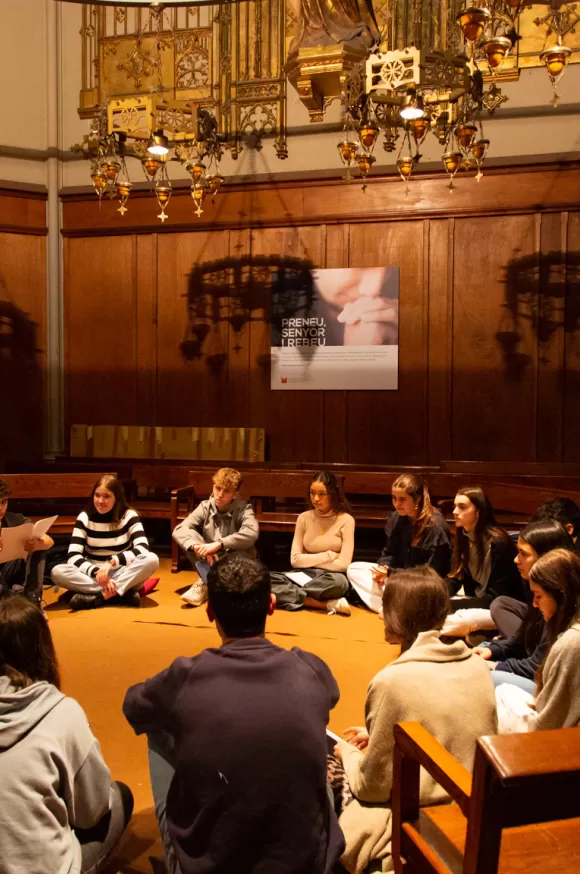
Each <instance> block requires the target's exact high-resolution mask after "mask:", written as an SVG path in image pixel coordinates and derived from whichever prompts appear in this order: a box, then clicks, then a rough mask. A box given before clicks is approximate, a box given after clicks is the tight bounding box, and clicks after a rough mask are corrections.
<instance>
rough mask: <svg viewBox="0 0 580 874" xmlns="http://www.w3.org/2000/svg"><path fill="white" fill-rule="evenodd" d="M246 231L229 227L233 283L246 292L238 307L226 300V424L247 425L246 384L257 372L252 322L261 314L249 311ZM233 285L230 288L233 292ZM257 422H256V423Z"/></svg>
mask: <svg viewBox="0 0 580 874" xmlns="http://www.w3.org/2000/svg"><path fill="white" fill-rule="evenodd" d="M249 242H250V231H248V230H246V229H238V230H234V231H230V239H229V257H230V259H232V264H234V265H235V268H234V269H235V270H236V277H237V276H239V277H240V279H239V280H238V279H237V278H236V279H235V280H234V284H235V285H238V286H239V287H240V288H241V289H243V291H244V293H245V294H246V295H247V297H246V300H245V301H244V302H243V308H242V310H240V309H239V307H238V308H236V307H235V296H232V297H231V298H230V300H229V302H228V304H229V317H230V322H229V323H228V362H227V366H228V393H227V406H228V412H229V418H230V422H229V423H228V424H231V425H236V426H237V427H242V426H244V425H246V426H251V425H253V422H251V421H250V419H251V413H252V410H251V404H250V384H251V382H253V381H254V380H255V379H256V378H258V379H259V376H258V374H257V372H256V370H257V364H256V363H255V362H253V361H252V357H251V345H252V322H251V319H253V318H260V317H261V318H262V319H263V314H262V315H261V314H260V313H259V312H253V311H252V306H251V305H252V304H253V301H252V300H251V287H250V285H249V283H248V276H249V271H248V269H247V266H246V264H245V262H244V259H245V257H247V255H248V254H249ZM235 291H236V288H235V287H234V288H232V295H233V292H235ZM258 426H259V423H258Z"/></svg>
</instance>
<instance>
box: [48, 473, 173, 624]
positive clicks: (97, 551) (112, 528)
mask: <svg viewBox="0 0 580 874" xmlns="http://www.w3.org/2000/svg"><path fill="white" fill-rule="evenodd" d="M158 567H159V559H158V558H157V556H156V555H154V554H153V553H152V552H149V542H148V540H147V537H146V536H145V531H144V530H143V525H142V524H141V520H140V518H139V516H138V515H137V513H136V512H135V510H132V509H131V507H129V505H128V504H127V500H126V498H125V492H124V491H123V486H122V485H121V483H120V482H119V480H118V479H117V477H116V476H112V475H111V474H107V475H105V476H103V477H101V479H100V480H99V481H98V482H97V483H96V484H95V487H94V489H93V493H92V495H91V502H90V504H89V506H88V507H87V509H86V510H83V512H82V513H80V514H79V516H78V517H77V520H76V523H75V527H74V531H73V535H72V539H71V542H70V546H69V548H68V560H67V563H66V564H59V565H57V566H56V567H55V568H54V569H53V571H52V575H51V576H52V581H53V583H54V584H55V585H56V586H62V587H63V588H65V589H70V590H71V591H72V592H75V593H76V594H74V595H73V597H72V598H71V602H70V603H71V607H72V608H73V610H88V609H91V608H93V607H102V606H103V605H104V604H105V603H106V602H107V601H110V599H111V598H116V599H117V602H118V598H120V600H121V603H123V604H128V605H129V606H131V607H138V606H139V604H140V596H139V589H140V588H141V587H142V586H143V584H144V582H145V580H146V579H147V578H148V577H150V576H151V574H153V573H155V571H156V570H157V568H158ZM113 603H115V602H113Z"/></svg>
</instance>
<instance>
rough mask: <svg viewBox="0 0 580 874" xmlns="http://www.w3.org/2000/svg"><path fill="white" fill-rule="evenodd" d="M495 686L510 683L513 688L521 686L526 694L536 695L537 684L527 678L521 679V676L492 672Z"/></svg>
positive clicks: (504, 672)
mask: <svg viewBox="0 0 580 874" xmlns="http://www.w3.org/2000/svg"><path fill="white" fill-rule="evenodd" d="M490 673H491V679H492V680H493V685H494V686H495V687H496V689H497V687H498V686H501V685H502V683H510V684H511V685H512V686H519V687H520V689H523V690H524V692H529V693H530V695H535V694H536V684H535V683H534V681H533V680H528V678H527V677H520V676H519V674H512V673H509V672H508V671H497V670H496V671H490Z"/></svg>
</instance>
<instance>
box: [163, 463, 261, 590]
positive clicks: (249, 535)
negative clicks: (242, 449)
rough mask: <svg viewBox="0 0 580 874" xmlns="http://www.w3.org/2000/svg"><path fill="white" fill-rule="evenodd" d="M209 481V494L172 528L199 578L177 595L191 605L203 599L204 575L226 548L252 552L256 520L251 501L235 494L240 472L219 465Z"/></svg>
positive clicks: (233, 550)
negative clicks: (211, 483) (181, 593)
mask: <svg viewBox="0 0 580 874" xmlns="http://www.w3.org/2000/svg"><path fill="white" fill-rule="evenodd" d="M212 481H213V489H212V494H211V496H210V498H209V499H208V500H207V501H201V502H200V503H199V504H198V505H197V507H196V508H195V510H194V511H193V513H190V514H189V516H188V517H187V518H186V519H184V520H183V522H180V524H179V525H177V526H176V527H175V529H174V531H173V539H174V540H175V541H176V542H177V543H178V544H179V546H180V547H181V548H182V549H183V551H184V552H185V554H186V556H187V558H188V559H189V561H190V562H191V564H192V565H193V567H194V568H195V570H196V571H197V573H198V574H199V579H198V580H196V581H195V582H194V583H193V584H192V585H191V586H190V588H189V589H188V590H187V591H186V592H184V594H183V595H182V596H181V597H182V598H183V600H184V601H186V602H187V603H188V604H191V605H192V606H193V607H199V606H201V604H203V603H204V602H205V601H207V576H208V573H209V569H210V567H211V565H212V564H213V563H214V562H215V561H218V560H219V559H220V558H221V557H222V556H224V555H227V554H228V553H230V552H244V553H246V554H247V555H249V556H250V557H251V558H255V556H256V550H255V548H254V544H255V543H256V540H257V539H258V534H259V528H258V521H257V519H256V516H255V515H254V510H253V509H252V505H251V504H250V503H249V502H248V501H245V500H244V499H243V498H240V497H239V491H240V488H241V487H242V483H243V479H242V474H241V473H240V472H239V471H238V470H234V469H233V468H231V467H222V468H220V469H219V470H217V471H216V472H215V473H214V475H213V477H212Z"/></svg>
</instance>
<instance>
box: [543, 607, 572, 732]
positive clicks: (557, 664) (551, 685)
mask: <svg viewBox="0 0 580 874" xmlns="http://www.w3.org/2000/svg"><path fill="white" fill-rule="evenodd" d="M579 665H580V622H574V624H573V625H571V626H570V628H568V630H567V631H565V632H564V633H563V634H561V635H560V637H559V638H558V639H557V640H556V642H555V643H554V646H553V647H552V649H551V650H550V652H549V654H548V657H547V659H546V663H545V665H544V671H543V686H542V691H541V692H540V694H539V695H538V698H537V700H536V709H537V711H538V719H537V722H536V724H535V726H534V727H535V730H536V731H542V730H544V729H548V728H573V727H574V726H576V725H580V670H578V666H579Z"/></svg>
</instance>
